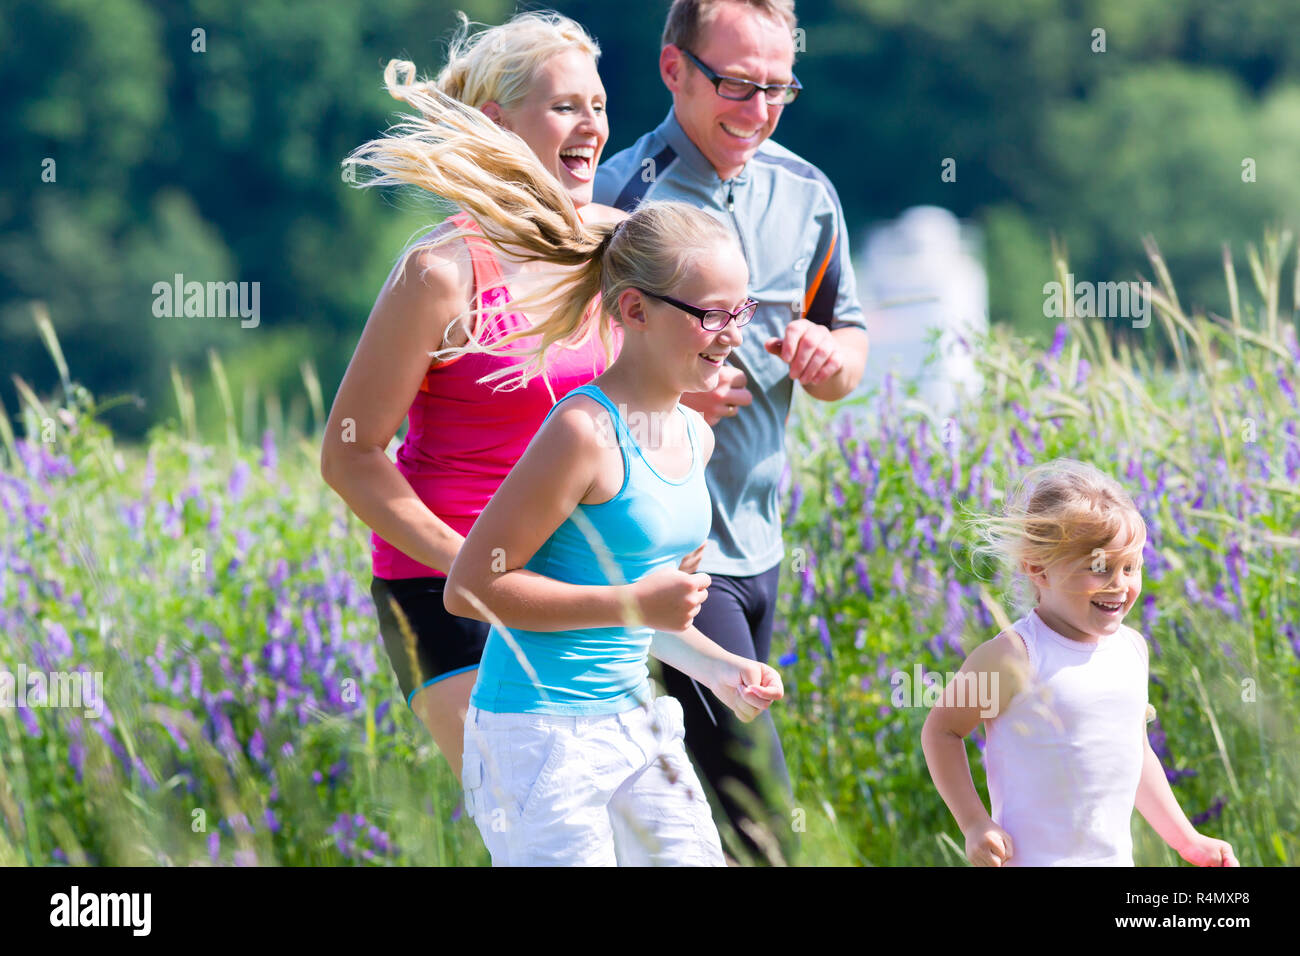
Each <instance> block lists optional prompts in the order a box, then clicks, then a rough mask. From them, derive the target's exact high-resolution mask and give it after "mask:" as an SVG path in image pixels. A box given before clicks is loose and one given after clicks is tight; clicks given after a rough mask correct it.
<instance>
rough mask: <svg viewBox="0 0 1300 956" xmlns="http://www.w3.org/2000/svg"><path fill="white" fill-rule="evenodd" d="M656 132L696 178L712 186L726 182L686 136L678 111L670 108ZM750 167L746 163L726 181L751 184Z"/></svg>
mask: <svg viewBox="0 0 1300 956" xmlns="http://www.w3.org/2000/svg"><path fill="white" fill-rule="evenodd" d="M655 132H656V133H657V134H658V135H659V138H660V139H662V140H663V141H664V142H665V143H667V144H668V145H669V146H671V147H672V148H673V152H675V153H676V154H677V155H678V157H679V158H680V159H681V161H682V163H684V164H685V166H686V168H687V169H689V170H690V171H691V172H692V173H693V174H694V175H695V176H697V177H698V178H700V179H702V180H703V181H704V182H706V183H708V184H710V185H712V186H717V185H719V184H720V183H722V182H724V180H722V179H720V178H719V177H718V171H717V170H716V169H714V168H713V164H712V163H710V162H709V161H708V159H707V158H706V157H705V155H704V154H703V153H702V152H700V148H699V147H698V146H696V145H695V142H694V141H693V140H692V139H691V138H690V137H689V136H687V135H686V131H685V130H684V129H682V125H681V123H679V122H677V111H676V110H674V109H673V108H672V107H671V106H670V107H668V115H667V116H666V117H664V121H663V122H662V123H660V124H659V128H658V129H657V130H655ZM760 148H761V147H760ZM751 162H752V160H751ZM749 167H750V163H746V164H745V168H744V169H742V170H741V171H740V172H739V173H737V174H736V176H735V177H734V178H733V179H731V180H725V181H727V182H734V183H736V185H743V184H745V183H747V182H749V175H750V173H749Z"/></svg>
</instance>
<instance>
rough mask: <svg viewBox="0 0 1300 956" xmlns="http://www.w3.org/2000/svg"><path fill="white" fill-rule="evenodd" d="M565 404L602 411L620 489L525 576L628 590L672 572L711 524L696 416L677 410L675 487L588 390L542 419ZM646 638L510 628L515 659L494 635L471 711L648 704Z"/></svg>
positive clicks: (580, 710)
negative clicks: (612, 439)
mask: <svg viewBox="0 0 1300 956" xmlns="http://www.w3.org/2000/svg"><path fill="white" fill-rule="evenodd" d="M572 395H587V396H589V397H590V398H592V399H594V400H596V401H598V402H600V404H601V405H603V406H604V407H605V409H606V411H608V412H609V417H610V419H611V420H612V421H613V422H614V428H615V431H616V432H617V435H618V443H619V449H620V451H621V452H622V456H623V484H622V486H621V487H620V488H619V491H618V494H616V495H615V496H614V497H613V498H611V499H610V500H609V501H606V502H602V503H601V504H597V505H584V504H580V505H578V507H577V509H576V510H575V511H574V512H573V514H571V515H570V516H569V517H568V518H566V519H565V520H564V523H563V524H561V525H560V526H559V527H558V528H556V529H555V532H554V533H553V534H552V535H551V536H550V538H548V539H547V540H546V542H545V543H544V544H543V545H542V546H541V547H540V548H539V549H538V550H537V553H536V554H535V555H533V557H532V559H531V560H529V561H528V563H527V564H525V565H524V567H525V568H526V569H527V570H529V571H533V572H536V573H537V574H541V575H545V576H546V577H549V578H554V579H555V580H558V581H567V582H569V583H572V584H584V585H591V584H598V585H609V584H631V583H633V582H635V581H639V580H640V579H641V578H643V577H645V576H646V575H648V574H651V573H652V572H654V571H657V570H659V569H660V568H666V567H676V566H677V565H678V564H679V563H680V562H681V559H682V558H683V557H685V556H686V555H687V554H689V553H690V552H691V551H694V550H695V549H696V548H697V547H699V546H700V545H701V544H703V543H704V540H705V539H706V538H707V537H708V535H709V525H710V522H711V520H712V505H711V503H710V501H709V490H708V486H707V485H706V484H705V481H704V471H705V469H704V467H703V465H702V464H701V462H700V445H699V441H698V440H697V438H696V435H695V423H694V421H693V416H692V415H691V414H689V413H688V412H687V410H686V409H685V408H683V407H682V406H681V405H678V407H677V410H678V411H679V412H681V414H682V415H683V416H684V417H685V418H686V432H687V435H688V436H689V439H690V445H691V470H690V471H689V472H688V473H687V474H686V476H685V477H684V478H680V479H677V480H673V479H670V478H665V477H663V476H662V475H660V474H659V473H658V472H657V471H655V469H654V467H653V466H652V465H651V464H650V462H649V461H647V460H646V457H645V455H644V454H643V453H642V451H641V446H640V445H638V444H637V442H636V440H635V439H634V438H633V437H632V434H631V432H630V431H629V430H628V426H627V423H626V422H625V421H624V420H623V417H622V415H621V414H620V413H619V410H618V409H617V408H616V407H615V406H614V403H613V402H611V401H610V400H609V397H608V396H607V395H605V393H604V392H602V391H601V390H600V388H599V386H597V385H595V384H587V385H582V386H579V387H577V388H575V389H573V390H572V391H571V392H569V395H566V396H565V397H564V398H563V399H561V400H560V402H558V403H556V405H555V406H554V407H553V408H552V409H551V412H550V413H548V414H547V416H546V417H547V418H550V416H551V414H553V413H554V411H555V409H556V408H559V407H560V405H561V404H563V402H565V401H567V400H568V398H569V396H572ZM601 542H603V544H604V547H603V548H601V547H600V544H601ZM598 552H600V553H598ZM602 559H603V560H602ZM653 635H654V630H653V628H649V627H640V628H628V627H601V628H584V629H579V630H571V631H549V632H543V631H525V630H520V629H511V630H510V632H509V639H510V640H512V641H513V642H514V644H515V645H517V648H518V652H516V650H515V649H514V648H512V647H511V646H510V641H509V640H507V638H506V636H505V635H503V634H502V633H501V632H500V630H499V629H498V628H496V627H493V628H492V629H491V631H490V632H489V634H488V639H487V644H486V646H485V647H484V649H483V660H482V662H481V663H480V665H479V672H478V679H477V681H476V683H475V684H474V690H473V693H472V694H471V696H470V702H471V703H472V704H473V705H474V706H475V707H477V708H479V709H480V710H486V711H489V712H491V713H528V714H565V715H588V714H617V713H622V712H623V711H626V710H631V709H632V708H634V707H636V706H638V705H639V704H640V703H641V702H642V701H646V700H648V699H649V696H650V694H649V671H648V669H647V667H646V657H647V655H648V653H649V650H650V639H651V637H653ZM520 655H522V657H523V659H524V660H525V661H527V665H528V668H530V669H531V670H532V671H533V672H534V673H535V674H536V680H534V679H533V677H532V676H530V675H529V673H528V670H526V669H525V667H524V665H523V664H522V663H521V662H520V659H519V658H520Z"/></svg>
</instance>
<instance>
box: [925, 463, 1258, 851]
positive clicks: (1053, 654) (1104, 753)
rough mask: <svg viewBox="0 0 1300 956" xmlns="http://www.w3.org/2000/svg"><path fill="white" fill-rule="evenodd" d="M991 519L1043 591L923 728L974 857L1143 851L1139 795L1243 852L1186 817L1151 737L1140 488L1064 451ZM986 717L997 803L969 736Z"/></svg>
mask: <svg viewBox="0 0 1300 956" xmlns="http://www.w3.org/2000/svg"><path fill="white" fill-rule="evenodd" d="M978 524H979V527H980V528H981V530H982V532H983V533H984V536H985V538H986V543H987V545H988V546H989V550H991V551H992V552H993V553H994V554H996V555H997V556H998V557H1000V558H1002V559H1003V560H1004V561H1005V562H1006V563H1007V564H1008V566H1010V567H1012V568H1016V569H1018V570H1019V571H1020V572H1021V573H1022V574H1023V575H1024V577H1025V579H1027V581H1028V582H1029V583H1030V584H1032V586H1033V592H1034V604H1035V605H1036V606H1035V607H1034V609H1033V610H1032V611H1030V612H1029V613H1028V614H1027V615H1026V616H1025V617H1023V618H1021V619H1020V620H1019V621H1017V622H1016V623H1015V624H1014V625H1013V627H1012V628H1011V629H1009V630H1006V631H1003V632H1002V633H1001V634H999V635H998V636H997V637H995V638H994V639H993V640H991V641H988V642H986V643H984V644H981V645H980V646H979V647H977V648H975V650H974V651H972V652H971V654H970V656H969V657H967V658H966V661H965V663H964V664H962V667H961V671H960V672H959V673H958V675H957V676H956V677H955V678H954V679H953V680H952V681H951V682H950V683H949V684H948V686H947V687H946V688H945V689H944V693H943V696H942V698H941V699H940V701H939V703H938V704H937V705H935V707H934V708H933V709H932V710H931V711H930V714H929V716H928V717H927V719H926V722H925V727H924V729H923V731H922V733H921V744H922V747H923V749H924V751H925V759H926V764H927V765H928V766H929V769H930V776H931V778H932V779H933V780H934V784H935V787H936V788H938V790H939V793H940V795H941V796H942V797H943V799H944V802H945V803H946V804H947V805H948V809H949V810H950V811H951V812H952V815H953V817H954V818H955V819H956V821H957V825H958V827H960V828H961V832H962V835H963V836H964V837H965V841H966V857H967V859H969V860H970V862H971V863H972V864H974V865H975V866H1132V865H1133V841H1132V835H1131V833H1130V830H1129V823H1130V820H1131V818H1132V815H1133V808H1134V806H1136V807H1137V809H1138V811H1139V812H1140V813H1141V814H1142V816H1143V817H1144V818H1145V819H1146V821H1147V822H1148V823H1150V824H1151V826H1152V827H1153V828H1154V829H1155V830H1156V832H1157V833H1159V834H1160V836H1161V838H1162V839H1163V840H1164V841H1165V842H1166V843H1168V844H1169V845H1170V846H1171V847H1173V848H1174V849H1175V850H1176V851H1178V854H1179V855H1180V856H1181V857H1182V858H1183V859H1184V860H1187V861H1188V862H1189V863H1193V864H1196V865H1197V866H1237V865H1239V864H1238V863H1237V860H1236V858H1235V857H1234V856H1233V853H1232V847H1231V846H1229V845H1228V844H1227V843H1225V842H1224V841H1223V840H1216V839H1212V838H1211V837H1207V836H1203V835H1202V834H1200V833H1198V832H1197V831H1196V830H1195V828H1193V827H1192V825H1191V823H1189V822H1188V820H1187V817H1186V816H1185V815H1184V814H1183V811H1182V810H1181V809H1180V808H1179V806H1178V801H1177V800H1176V799H1175V797H1174V794H1173V791H1172V790H1171V789H1170V788H1169V782H1168V780H1167V779H1166V777H1165V774H1164V770H1163V769H1162V768H1161V766H1160V760H1159V758H1158V757H1157V756H1156V755H1155V752H1154V751H1153V750H1152V749H1151V744H1150V742H1149V741H1148V740H1147V736H1146V729H1145V725H1146V722H1147V720H1148V719H1153V718H1154V712H1153V711H1151V710H1150V708H1149V705H1148V703H1147V680H1148V677H1147V665H1148V658H1147V646H1146V641H1145V639H1144V638H1143V637H1142V635H1141V634H1139V633H1138V632H1137V631H1135V630H1133V629H1132V628H1130V627H1127V626H1125V624H1124V623H1123V621H1124V616H1125V615H1126V614H1128V612H1129V611H1130V610H1132V608H1133V606H1134V605H1135V604H1136V603H1137V599H1138V595H1139V593H1140V592H1141V590H1142V549H1143V545H1144V544H1145V542H1146V524H1145V522H1144V521H1143V520H1142V516H1141V515H1140V514H1139V513H1138V510H1137V507H1136V506H1135V505H1134V503H1133V500H1132V499H1131V498H1130V497H1129V496H1128V494H1127V493H1126V492H1125V491H1124V490H1123V489H1122V488H1121V487H1120V486H1119V484H1118V483H1117V482H1115V481H1114V480H1113V479H1111V478H1108V477H1106V476H1105V475H1103V474H1102V473H1101V472H1099V471H1098V470H1097V469H1096V468H1093V467H1092V466H1090V465H1086V464H1082V463H1080V462H1077V461H1072V460H1069V459H1058V460H1056V461H1053V462H1050V463H1048V464H1045V465H1040V466H1039V467H1037V468H1035V469H1033V470H1032V471H1030V472H1029V474H1028V475H1026V476H1025V478H1024V480H1023V481H1022V482H1021V484H1020V486H1019V488H1017V490H1016V492H1015V494H1014V495H1013V497H1012V499H1011V501H1010V502H1009V503H1008V505H1007V507H1006V509H1005V511H1004V513H1003V514H1002V515H1001V516H996V517H987V518H984V519H982V520H980V521H979V523H978ZM974 687H980V688H984V689H985V692H984V694H983V695H980V694H976V693H972V691H971V689H972V688H974ZM976 696H984V697H987V698H988V699H983V700H976V699H974V698H975V697H976ZM981 720H983V721H984V726H985V732H986V735H987V742H986V745H985V748H984V761H985V766H986V769H987V773H988V787H989V799H990V801H991V802H992V805H993V812H992V814H991V815H990V814H989V813H987V812H985V810H984V804H983V803H982V801H981V800H980V797H979V794H978V793H977V792H976V790H975V785H974V783H973V782H972V780H971V775H970V765H969V764H968V762H967V760H966V747H965V744H964V742H963V738H964V737H965V736H966V735H967V734H969V733H970V732H971V731H972V730H974V729H975V727H976V725H977V724H978V723H979V722H980V721H981Z"/></svg>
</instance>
